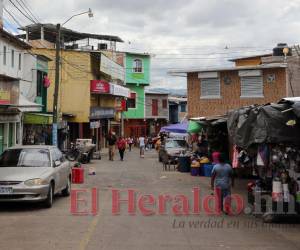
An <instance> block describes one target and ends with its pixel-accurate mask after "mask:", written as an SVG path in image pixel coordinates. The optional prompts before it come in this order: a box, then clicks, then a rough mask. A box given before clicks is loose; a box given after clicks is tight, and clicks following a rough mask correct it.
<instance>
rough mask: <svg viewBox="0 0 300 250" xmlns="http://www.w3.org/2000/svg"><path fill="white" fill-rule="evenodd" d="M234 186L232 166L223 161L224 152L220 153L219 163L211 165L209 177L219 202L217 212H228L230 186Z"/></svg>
mask: <svg viewBox="0 0 300 250" xmlns="http://www.w3.org/2000/svg"><path fill="white" fill-rule="evenodd" d="M233 186H234V177H233V170H232V167H231V166H230V165H229V164H227V163H225V156H224V154H223V153H222V154H220V156H219V163H218V164H216V165H215V166H214V167H213V170H212V177H211V188H212V190H214V191H215V194H216V195H217V197H218V202H219V212H221V211H223V212H224V213H225V214H229V213H230V212H231V211H230V206H231V201H230V195H231V187H233Z"/></svg>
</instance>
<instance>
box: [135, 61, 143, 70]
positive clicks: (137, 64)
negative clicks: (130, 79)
mask: <svg viewBox="0 0 300 250" xmlns="http://www.w3.org/2000/svg"><path fill="white" fill-rule="evenodd" d="M133 72H134V73H142V72H143V61H142V60H141V59H135V60H133Z"/></svg>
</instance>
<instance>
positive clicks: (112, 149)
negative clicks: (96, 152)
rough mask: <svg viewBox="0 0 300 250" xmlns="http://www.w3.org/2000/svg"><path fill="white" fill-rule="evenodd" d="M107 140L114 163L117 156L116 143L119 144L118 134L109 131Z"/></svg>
mask: <svg viewBox="0 0 300 250" xmlns="http://www.w3.org/2000/svg"><path fill="white" fill-rule="evenodd" d="M106 139H107V142H108V155H109V160H110V161H113V160H114V155H115V147H116V142H117V137H116V134H115V133H114V132H113V131H109V133H108V136H107V138H106Z"/></svg>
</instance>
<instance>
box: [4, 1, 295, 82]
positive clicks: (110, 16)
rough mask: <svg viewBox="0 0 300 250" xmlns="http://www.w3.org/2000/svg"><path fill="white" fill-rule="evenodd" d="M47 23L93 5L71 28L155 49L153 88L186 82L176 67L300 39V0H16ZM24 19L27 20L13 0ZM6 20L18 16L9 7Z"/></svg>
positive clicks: (221, 62)
mask: <svg viewBox="0 0 300 250" xmlns="http://www.w3.org/2000/svg"><path fill="white" fill-rule="evenodd" d="M16 1H17V2H18V1H19V2H20V3H21V2H24V3H25V4H26V5H27V6H28V7H29V8H30V10H31V11H32V13H33V14H34V15H35V16H36V17H37V19H38V21H40V22H44V23H58V22H59V23H63V22H64V21H65V20H66V19H68V18H69V17H70V16H72V15H74V14H77V13H80V12H83V11H86V10H88V8H91V9H92V11H93V13H94V17H93V18H88V16H87V15H86V16H85V15H83V16H79V17H76V18H74V19H72V20H71V21H70V22H68V24H67V25H66V27H67V28H71V29H74V30H78V31H80V32H90V33H98V34H108V35H117V36H119V37H121V38H122V39H123V40H124V43H123V44H118V47H117V48H118V49H119V50H122V51H134V52H142V53H143V52H145V53H150V54H151V56H152V61H151V68H152V72H151V86H152V87H165V88H186V78H184V77H174V76H171V75H170V74H168V71H169V70H171V69H190V68H200V69H202V68H207V67H214V66H225V65H226V66H228V65H230V63H229V62H228V59H230V58H234V57H239V56H244V55H253V54H265V53H268V52H270V51H271V50H272V48H273V47H275V45H276V44H277V43H280V42H285V43H288V44H289V45H295V44H298V43H299V41H300V18H299V13H300V0H251V1H249V0H209V1H207V0H63V1H62V0H42V1H41V0H15V2H16ZM6 8H7V9H8V10H9V11H10V12H11V13H13V14H14V16H15V18H16V19H17V21H19V23H21V24H22V25H23V24H29V23H30V21H29V20H27V19H26V18H25V17H24V16H22V15H21V14H20V13H19V12H18V10H17V9H16V8H15V7H14V6H13V5H12V4H11V3H10V2H9V1H8V0H7V1H6ZM4 18H5V20H4V21H5V25H6V27H8V26H9V28H10V29H12V30H14V31H15V30H16V26H17V25H16V22H15V21H14V20H12V18H11V17H10V16H9V15H8V14H7V13H6V12H4Z"/></svg>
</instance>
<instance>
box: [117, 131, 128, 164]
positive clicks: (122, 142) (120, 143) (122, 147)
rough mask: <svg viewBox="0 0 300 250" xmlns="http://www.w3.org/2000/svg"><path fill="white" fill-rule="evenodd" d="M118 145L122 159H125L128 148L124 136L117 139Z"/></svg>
mask: <svg viewBox="0 0 300 250" xmlns="http://www.w3.org/2000/svg"><path fill="white" fill-rule="evenodd" d="M117 147H118V150H119V154H120V160H121V161H123V160H124V154H125V149H126V140H125V139H124V138H123V137H122V136H120V137H119V139H118V141H117Z"/></svg>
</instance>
